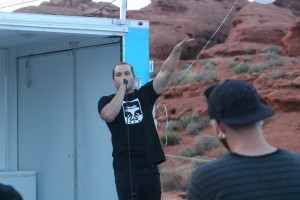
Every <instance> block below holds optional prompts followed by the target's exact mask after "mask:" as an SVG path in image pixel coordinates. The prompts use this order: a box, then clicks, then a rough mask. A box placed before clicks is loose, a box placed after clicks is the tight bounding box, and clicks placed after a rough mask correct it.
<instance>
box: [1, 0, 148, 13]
mask: <svg viewBox="0 0 300 200" xmlns="http://www.w3.org/2000/svg"><path fill="white" fill-rule="evenodd" d="M0 1H1V3H0V11H2V12H12V11H14V10H16V9H19V8H22V7H26V6H31V5H34V6H38V5H40V3H41V2H49V1H50V0H31V2H29V3H24V4H20V5H16V6H10V7H6V8H1V7H5V6H6V5H7V3H9V4H11V3H12V2H16V3H18V4H19V3H20V2H26V1H30V0H0ZM93 1H94V2H112V1H113V0H93ZM150 3H151V0H127V9H128V10H138V9H140V8H143V7H145V6H147V5H148V4H150ZM113 4H115V5H116V6H119V7H120V6H121V4H122V0H116V1H114V2H113Z"/></svg>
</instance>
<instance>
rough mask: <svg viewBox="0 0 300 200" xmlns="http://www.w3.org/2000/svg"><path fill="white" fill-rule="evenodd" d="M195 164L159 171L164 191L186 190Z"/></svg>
mask: <svg viewBox="0 0 300 200" xmlns="http://www.w3.org/2000/svg"><path fill="white" fill-rule="evenodd" d="M195 169H196V166H195V165H193V164H188V165H181V166H179V167H178V168H177V169H175V170H171V171H167V170H162V171H161V172H160V179H161V188H162V191H164V192H172V191H174V192H178V191H186V190H187V187H188V184H189V182H190V179H191V175H192V173H193V171H195Z"/></svg>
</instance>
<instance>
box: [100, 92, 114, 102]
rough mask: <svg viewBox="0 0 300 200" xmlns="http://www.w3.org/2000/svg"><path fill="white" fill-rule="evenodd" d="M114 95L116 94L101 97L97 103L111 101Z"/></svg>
mask: <svg viewBox="0 0 300 200" xmlns="http://www.w3.org/2000/svg"><path fill="white" fill-rule="evenodd" d="M115 95H116V94H111V95H107V96H102V97H100V99H99V101H98V103H99V102H101V101H105V100H110V99H113V98H114V96H115Z"/></svg>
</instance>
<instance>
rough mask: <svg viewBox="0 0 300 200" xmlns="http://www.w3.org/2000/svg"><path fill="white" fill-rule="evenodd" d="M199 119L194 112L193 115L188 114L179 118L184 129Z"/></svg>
mask: <svg viewBox="0 0 300 200" xmlns="http://www.w3.org/2000/svg"><path fill="white" fill-rule="evenodd" d="M197 119H198V114H197V113H193V114H191V115H186V116H183V117H181V118H180V120H179V124H180V128H181V129H182V130H186V127H187V126H188V125H189V123H191V122H194V121H196V120H197Z"/></svg>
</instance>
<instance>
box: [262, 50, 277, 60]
mask: <svg viewBox="0 0 300 200" xmlns="http://www.w3.org/2000/svg"><path fill="white" fill-rule="evenodd" d="M265 58H266V60H276V59H278V58H279V55H278V53H276V52H273V51H271V52H267V55H266V57H265Z"/></svg>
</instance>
